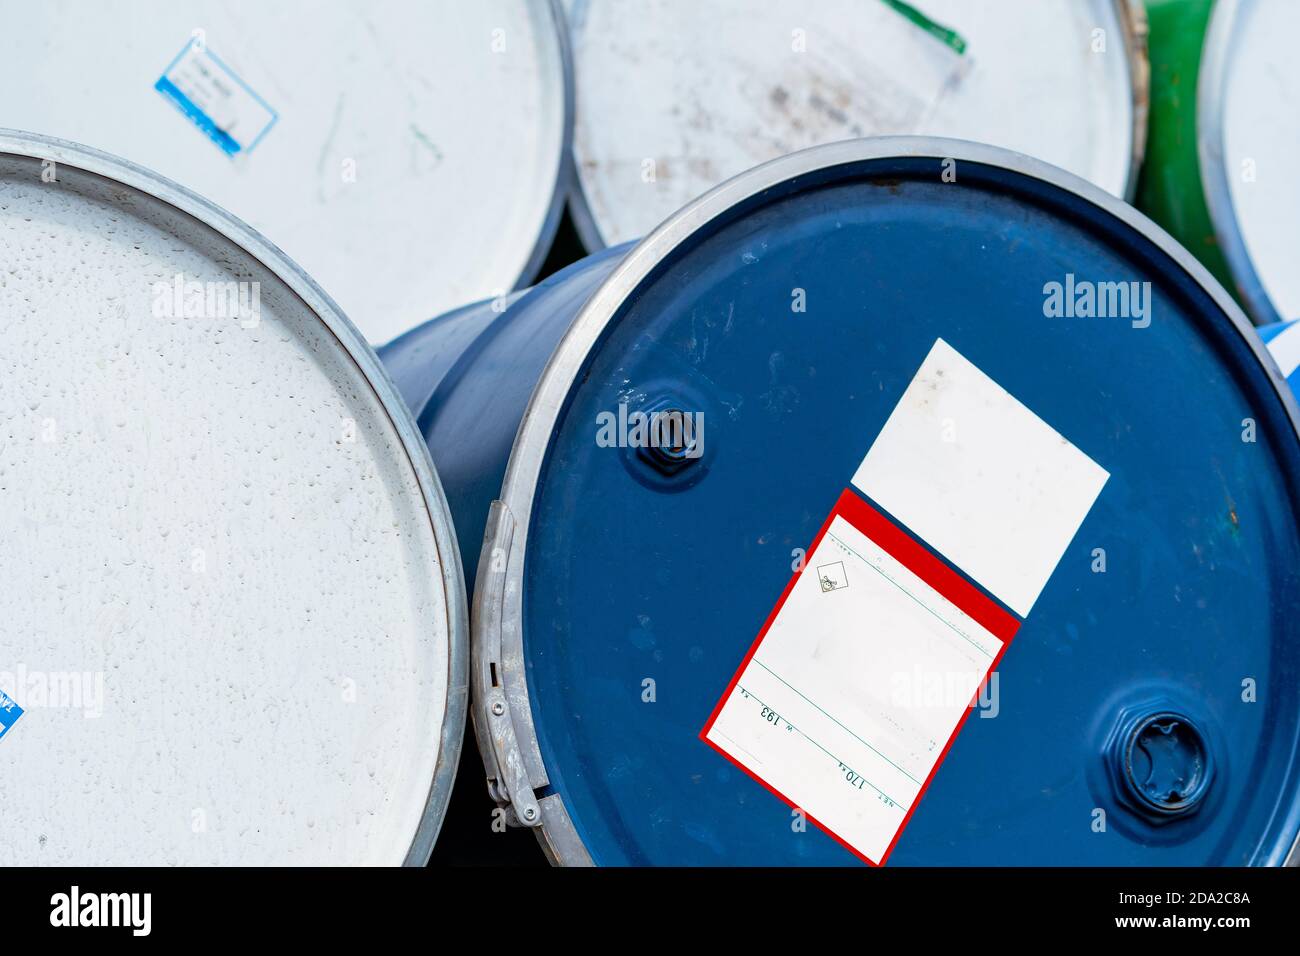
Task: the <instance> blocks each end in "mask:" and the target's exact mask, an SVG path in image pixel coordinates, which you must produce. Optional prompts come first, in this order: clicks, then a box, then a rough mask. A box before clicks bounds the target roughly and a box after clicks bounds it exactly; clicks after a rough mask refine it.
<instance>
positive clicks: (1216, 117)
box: [1196, 0, 1287, 325]
mask: <svg viewBox="0 0 1300 956" xmlns="http://www.w3.org/2000/svg"><path fill="white" fill-rule="evenodd" d="M1241 10H1242V5H1241V0H1217V2H1216V3H1215V4H1214V8H1213V9H1212V10H1211V11H1210V19H1209V23H1208V25H1207V26H1206V28H1205V42H1204V45H1203V47H1202V51H1201V66H1200V75H1199V79H1198V80H1197V89H1196V158H1197V162H1198V163H1199V164H1200V168H1201V189H1202V190H1203V191H1204V193H1205V205H1206V207H1207V208H1208V209H1209V212H1210V223H1211V224H1212V225H1213V226H1214V236H1215V239H1216V240H1217V241H1218V243H1219V249H1220V250H1221V251H1222V253H1223V258H1224V259H1225V260H1226V262H1227V264H1228V271H1229V272H1230V273H1231V275H1232V279H1233V282H1234V283H1236V286H1237V291H1238V292H1239V293H1240V295H1241V298H1242V301H1243V303H1244V304H1245V306H1246V310H1247V311H1248V312H1249V313H1250V316H1251V318H1252V319H1254V321H1255V323H1256V324H1258V325H1272V324H1273V323H1275V322H1282V321H1285V320H1286V318H1287V316H1283V315H1280V314H1279V313H1278V311H1277V307H1276V306H1275V305H1274V304H1273V300H1272V299H1271V298H1269V295H1268V291H1267V290H1266V289H1265V287H1264V282H1263V277H1262V276H1260V274H1259V272H1258V271H1257V270H1256V269H1255V263H1254V262H1253V261H1252V260H1251V258H1250V252H1249V250H1247V248H1246V236H1245V233H1244V232H1243V231H1242V229H1241V223H1240V222H1238V220H1237V217H1236V214H1235V206H1234V204H1233V201H1232V186H1231V183H1230V182H1229V175H1228V163H1227V157H1226V155H1225V147H1226V143H1225V136H1226V135H1227V130H1226V129H1225V128H1224V123H1223V116H1224V109H1225V108H1226V106H1227V104H1226V102H1225V101H1224V90H1225V87H1226V86H1227V82H1228V69H1229V65H1230V63H1231V59H1232V46H1233V42H1234V39H1235V35H1236V32H1237V24H1238V22H1239V20H1238V17H1239V15H1240V13H1241Z"/></svg>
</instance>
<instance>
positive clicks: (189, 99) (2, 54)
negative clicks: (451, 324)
mask: <svg viewBox="0 0 1300 956" xmlns="http://www.w3.org/2000/svg"><path fill="white" fill-rule="evenodd" d="M558 16H559V14H558V11H557V9H556V8H555V7H554V6H553V5H552V3H550V2H549V0H490V2H475V3H456V2H451V0H439V2H436V3H420V2H413V0H383V2H379V3H376V2H373V0H365V2H362V0H356V2H345V3H339V2H333V3H326V4H322V3H315V2H311V0H278V2H276V3H258V2H253V0H241V2H234V3H228V2H222V0H182V2H175V0H108V2H101V3H94V4H83V3H77V2H74V0H64V2H59V0H54V2H47V3H36V4H32V3H23V2H20V0H3V2H0V22H3V23H4V25H5V26H4V30H3V31H0V61H3V62H4V63H5V64H6V69H5V77H4V83H3V84H0V126H3V127H9V128H12V129H22V130H29V131H31V132H35V133H42V134H46V135H50V136H57V137H61V138H64V139H69V140H73V141H75V142H80V143H86V144H88V145H90V146H93V147H95V148H98V149H104V150H107V151H109V152H112V153H114V154H116V155H119V156H123V157H125V158H127V159H129V160H131V161H133V162H136V163H139V164H141V165H143V166H145V167H147V168H149V169H154V170H157V171H158V172H160V173H161V174H163V175H165V176H168V177H170V178H172V179H174V180H176V181H177V182H179V183H181V184H183V185H185V186H187V187H190V188H192V189H194V190H195V191H196V192H198V193H199V194H200V195H203V196H205V197H207V198H209V199H211V200H212V201H214V202H216V203H218V204H219V205H221V206H222V207H224V208H226V209H229V210H230V211H231V212H232V213H234V214H235V215H237V216H239V217H240V218H242V219H243V220H244V221H246V222H248V223H250V224H251V225H252V226H253V227H254V228H256V229H258V230H259V231H261V232H262V233H264V234H265V235H266V236H267V238H269V239H270V240H271V241H272V242H274V243H275V244H276V245H278V246H279V247H280V248H281V249H283V250H285V252H286V253H288V254H289V256H290V257H292V258H293V260H294V261H295V262H297V263H299V264H300V265H301V266H302V267H303V268H304V269H306V271H307V273H308V274H309V275H311V276H312V277H313V278H315V279H316V280H317V281H318V282H319V283H320V284H321V285H322V286H323V287H324V289H325V291H326V292H327V293H329V294H330V295H331V296H332V297H333V298H334V299H335V300H336V301H337V302H338V303H339V304H340V305H341V306H342V308H343V310H344V311H345V312H346V313H347V315H348V316H349V317H350V318H351V319H352V320H353V321H354V322H355V323H356V324H357V326H358V327H359V328H360V329H361V331H362V332H364V333H365V335H366V337H367V338H368V339H369V340H370V341H371V342H374V343H380V342H384V341H387V340H388V339H390V338H392V337H393V336H395V335H397V334H398V333H400V332H402V331H405V330H406V329H409V328H411V327H413V326H415V325H416V324H418V323H419V322H422V321H424V320H425V319H426V318H428V317H429V316H430V315H434V314H437V313H439V312H443V311H446V310H447V309H450V308H452V307H454V306H458V305H461V304H463V303H465V302H468V301H471V300H475V299H481V298H487V297H490V296H495V295H497V294H499V293H501V292H503V291H506V290H509V289H511V288H513V287H514V286H515V285H516V284H520V283H522V284H527V282H529V281H530V280H531V279H532V276H533V275H534V273H535V271H536V269H537V268H538V266H539V265H540V264H541V261H542V258H543V256H544V255H545V253H546V250H547V248H548V247H549V245H550V240H551V237H552V235H553V234H554V229H555V226H556V225H557V223H558V220H559V215H560V210H561V208H562V205H563V192H564V191H563V190H562V189H560V187H559V178H560V171H561V169H562V166H563V156H564V152H565V150H566V149H567V146H568V131H569V124H570V123H571V117H570V116H569V108H568V103H569V100H570V98H571V94H570V91H569V86H568V84H569V78H568V58H567V50H566V48H565V37H564V34H563V31H562V30H561V29H560V27H559V20H558Z"/></svg>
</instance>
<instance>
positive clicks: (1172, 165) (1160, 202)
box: [1137, 0, 1241, 300]
mask: <svg viewBox="0 0 1300 956" xmlns="http://www.w3.org/2000/svg"><path fill="white" fill-rule="evenodd" d="M1146 6H1147V19H1148V21H1149V24H1150V26H1149V30H1150V33H1149V35H1148V40H1147V42H1148V50H1149V55H1150V58H1151V108H1150V113H1149V116H1150V120H1149V123H1150V125H1149V127H1148V130H1147V152H1146V161H1145V163H1144V165H1143V168H1142V175H1141V178H1140V179H1139V180H1138V192H1137V206H1138V208H1139V209H1141V210H1142V211H1143V212H1144V213H1146V214H1147V215H1148V216H1150V217H1151V218H1152V219H1154V220H1155V221H1156V222H1157V223H1159V224H1160V225H1161V226H1163V227H1164V229H1165V230H1166V231H1167V232H1168V233H1170V234H1171V235H1172V236H1173V237H1174V238H1175V239H1177V240H1178V241H1179V242H1180V243H1182V244H1183V245H1184V246H1186V247H1187V249H1188V250H1189V251H1190V252H1191V253H1192V254H1193V255H1195V256H1196V257H1197V258H1198V259H1200V260H1201V262H1202V263H1203V264H1204V265H1205V267H1206V268H1207V269H1209V270H1210V272H1212V273H1213V274H1214V277H1215V278H1216V279H1218V280H1219V282H1220V283H1222V284H1223V287H1224V288H1225V289H1228V290H1229V291H1230V292H1232V293H1233V295H1235V296H1236V297H1237V298H1238V299H1239V300H1240V299H1241V295H1240V293H1239V291H1238V289H1237V286H1236V283H1235V282H1233V279H1232V273H1231V272H1230V271H1229V269H1228V263H1227V260H1226V259H1225V258H1224V256H1223V253H1222V251H1221V250H1220V249H1219V243H1218V240H1217V239H1216V238H1215V233H1214V224H1213V222H1212V221H1211V219H1210V211H1209V208H1208V207H1207V205H1206V201H1205V188H1204V186H1203V185H1202V183H1203V180H1202V178H1201V165H1200V160H1199V159H1198V157H1197V136H1196V133H1197V121H1196V106H1197V95H1196V91H1197V85H1198V84H1197V80H1198V78H1199V76H1200V65H1201V51H1202V48H1203V46H1204V44H1205V34H1206V28H1207V25H1208V24H1209V20H1210V12H1211V10H1212V9H1213V7H1214V2H1213V0H1146Z"/></svg>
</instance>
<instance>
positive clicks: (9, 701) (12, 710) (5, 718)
mask: <svg viewBox="0 0 1300 956" xmlns="http://www.w3.org/2000/svg"><path fill="white" fill-rule="evenodd" d="M22 715H23V709H22V708H21V707H19V706H18V705H17V704H16V703H15V702H14V699H13V698H12V697H10V696H9V695H8V694H6V693H5V692H4V691H0V737H3V736H4V735H5V734H7V733H9V728H10V727H12V726H13V725H14V724H15V723H17V722H18V718H19V717H21V716H22Z"/></svg>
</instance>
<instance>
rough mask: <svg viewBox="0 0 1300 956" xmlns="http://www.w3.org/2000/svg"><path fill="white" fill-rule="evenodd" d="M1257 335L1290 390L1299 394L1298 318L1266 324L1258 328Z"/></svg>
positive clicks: (1299, 339)
mask: <svg viewBox="0 0 1300 956" xmlns="http://www.w3.org/2000/svg"><path fill="white" fill-rule="evenodd" d="M1259 337H1260V338H1262V339H1263V340H1264V342H1265V343H1266V344H1267V345H1268V350H1269V352H1270V353H1272V355H1273V359H1274V361H1276V362H1277V367H1278V369H1279V370H1280V371H1281V372H1282V376H1283V378H1285V379H1286V380H1287V383H1288V384H1289V385H1290V386H1291V389H1292V391H1294V392H1295V393H1296V394H1297V395H1300V319H1293V320H1291V321H1290V322H1275V323H1274V324H1272V325H1266V326H1264V327H1263V328H1262V329H1260V330H1259Z"/></svg>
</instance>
